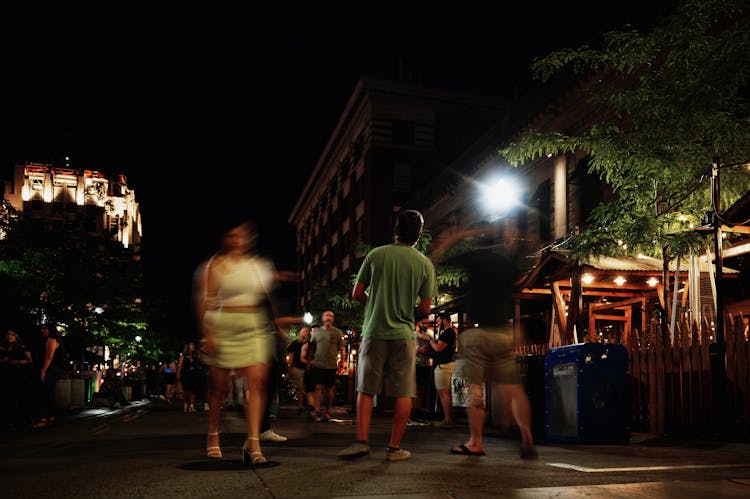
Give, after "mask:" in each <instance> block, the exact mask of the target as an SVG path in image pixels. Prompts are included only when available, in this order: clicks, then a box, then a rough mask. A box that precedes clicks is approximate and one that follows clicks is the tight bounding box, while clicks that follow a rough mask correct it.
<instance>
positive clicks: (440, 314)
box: [438, 312, 451, 320]
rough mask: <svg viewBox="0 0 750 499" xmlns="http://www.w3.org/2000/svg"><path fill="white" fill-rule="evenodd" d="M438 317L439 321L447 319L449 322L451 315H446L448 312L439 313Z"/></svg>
mask: <svg viewBox="0 0 750 499" xmlns="http://www.w3.org/2000/svg"><path fill="white" fill-rule="evenodd" d="M438 317H440V318H441V319H448V320H451V314H450V313H448V312H440V313H439V314H438Z"/></svg>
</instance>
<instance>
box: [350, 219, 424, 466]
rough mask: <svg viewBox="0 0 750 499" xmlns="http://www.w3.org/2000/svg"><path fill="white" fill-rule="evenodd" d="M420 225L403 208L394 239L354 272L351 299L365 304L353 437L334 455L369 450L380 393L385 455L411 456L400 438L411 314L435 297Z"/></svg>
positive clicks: (406, 407) (410, 361) (411, 354)
mask: <svg viewBox="0 0 750 499" xmlns="http://www.w3.org/2000/svg"><path fill="white" fill-rule="evenodd" d="M423 226H424V219H423V218H422V214H421V213H419V212H418V211H414V210H408V211H404V212H401V213H400V214H399V215H398V218H397V220H396V227H395V243H394V244H389V245H386V246H380V247H378V248H375V249H373V250H372V251H370V252H369V253H368V254H367V256H365V259H364V262H362V266H361V267H360V269H359V273H358V274H357V280H356V284H355V286H354V290H353V291H352V297H353V298H355V299H357V300H359V301H360V302H361V303H362V304H364V306H365V319H364V325H363V328H362V342H361V344H360V347H359V364H358V366H357V392H358V394H357V441H356V442H355V443H354V444H352V445H350V446H349V447H347V448H346V449H344V450H342V451H341V452H339V453H338V456H339V457H341V458H345V459H348V458H355V457H360V456H365V455H367V454H369V453H370V444H369V433H370V420H371V418H372V406H373V398H374V397H375V395H379V394H383V395H385V396H391V397H394V398H395V407H394V412H393V423H392V426H391V438H390V441H389V442H388V449H387V450H386V455H385V459H386V460H388V461H403V460H405V459H409V458H410V457H411V453H410V452H409V451H407V450H405V449H402V448H401V438H402V437H403V435H404V432H405V430H406V423H407V421H408V419H409V412H410V410H411V406H412V399H413V398H414V397H416V394H417V393H416V392H417V390H416V379H415V378H416V353H417V343H416V339H415V337H414V318H415V316H419V315H424V314H427V313H428V312H429V310H430V305H431V303H432V299H433V298H434V297H435V296H437V281H436V277H435V268H434V266H433V264H432V262H431V261H430V260H429V259H428V258H427V257H425V256H424V255H423V254H421V253H420V252H419V251H417V250H416V249H415V248H414V245H415V244H416V243H417V241H418V240H419V237H420V235H421V234H422V228H423ZM415 303H418V305H417V309H416V311H415V309H414V304H415Z"/></svg>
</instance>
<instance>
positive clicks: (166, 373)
mask: <svg viewBox="0 0 750 499" xmlns="http://www.w3.org/2000/svg"><path fill="white" fill-rule="evenodd" d="M162 374H163V380H164V399H165V400H166V401H167V403H168V404H169V405H172V399H173V398H174V397H175V394H176V393H177V366H176V365H175V363H174V361H172V360H169V361H167V362H165V363H164V364H163V366H162Z"/></svg>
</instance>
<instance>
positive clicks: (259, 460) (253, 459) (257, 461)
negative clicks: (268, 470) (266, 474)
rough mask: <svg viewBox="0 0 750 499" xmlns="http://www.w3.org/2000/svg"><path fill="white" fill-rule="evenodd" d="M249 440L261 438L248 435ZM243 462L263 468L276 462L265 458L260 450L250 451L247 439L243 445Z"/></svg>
mask: <svg viewBox="0 0 750 499" xmlns="http://www.w3.org/2000/svg"><path fill="white" fill-rule="evenodd" d="M247 440H260V439H259V438H258V437H247ZM242 464H249V465H251V466H253V467H254V468H263V467H269V466H275V463H273V462H271V461H269V460H268V459H266V458H265V456H264V455H263V453H262V452H261V451H260V450H256V451H250V450H248V448H247V441H245V444H244V445H243V446H242Z"/></svg>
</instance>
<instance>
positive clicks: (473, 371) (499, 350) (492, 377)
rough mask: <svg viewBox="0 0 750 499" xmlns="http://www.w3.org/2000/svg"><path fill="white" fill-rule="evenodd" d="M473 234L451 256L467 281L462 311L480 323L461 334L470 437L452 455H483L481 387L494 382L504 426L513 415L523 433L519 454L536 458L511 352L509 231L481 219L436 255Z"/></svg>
mask: <svg viewBox="0 0 750 499" xmlns="http://www.w3.org/2000/svg"><path fill="white" fill-rule="evenodd" d="M465 239H472V240H473V241H474V246H475V249H473V250H471V251H468V252H466V253H464V254H462V255H460V256H458V257H456V258H455V260H454V262H455V263H457V264H459V265H461V266H462V267H463V268H465V269H466V271H467V273H468V276H469V282H468V285H467V292H466V294H465V297H466V298H465V303H466V312H467V313H468V316H469V318H470V320H471V321H472V322H475V323H478V324H479V327H476V328H471V329H467V330H466V331H464V332H463V333H461V336H460V338H459V356H458V359H457V361H456V371H455V375H456V377H457V378H461V379H464V380H466V381H467V382H468V383H469V387H468V395H467V408H466V412H467V415H468V418H469V433H470V435H469V439H468V440H467V441H466V442H464V443H462V444H460V445H459V446H457V447H454V448H452V449H451V453H453V454H462V455H475V456H476V455H479V456H482V455H484V454H485V452H484V447H483V443H482V433H483V430H484V423H485V417H486V412H487V410H486V408H485V402H484V391H483V389H484V386H493V385H494V386H496V387H497V388H496V397H497V400H498V401H499V402H500V407H501V416H502V418H503V420H504V423H503V425H504V426H508V425H510V421H511V418H512V420H513V421H514V422H515V424H516V425H517V426H518V429H519V431H520V433H521V452H520V455H521V458H522V459H535V458H536V457H537V451H536V448H535V447H534V438H533V436H532V433H531V404H530V402H529V399H528V396H527V395H526V392H525V390H524V388H523V385H522V384H521V381H520V377H519V376H520V373H519V371H518V366H517V363H516V355H515V354H514V351H513V346H514V345H513V323H512V320H513V299H512V292H513V285H514V283H515V282H516V281H517V280H518V278H519V276H520V269H519V265H518V262H519V261H520V259H519V258H516V257H515V256H514V255H513V253H514V251H513V250H514V244H513V243H514V238H513V235H512V233H507V234H503V231H502V230H501V228H499V227H497V226H494V225H489V224H483V225H481V226H480V227H477V228H474V229H469V230H466V231H464V232H459V233H457V234H455V235H454V236H452V237H450V238H447V239H445V240H444V242H443V244H442V245H441V246H440V247H438V248H436V250H435V252H434V254H435V255H436V256H437V257H438V258H439V255H440V254H441V253H442V252H443V251H444V250H445V249H447V247H448V246H450V245H452V244H455V243H456V242H458V241H461V240H465Z"/></svg>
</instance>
